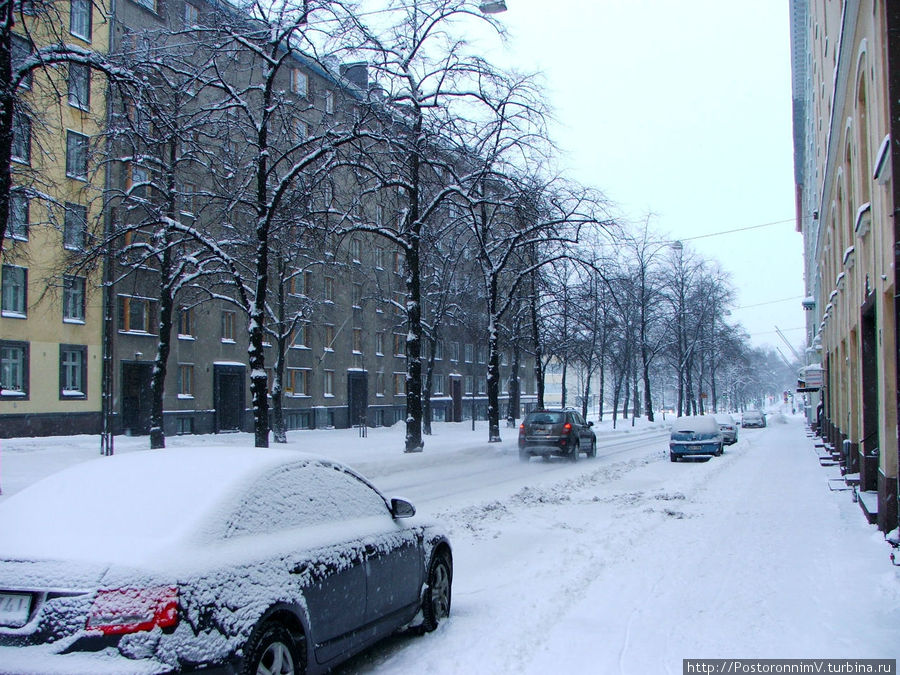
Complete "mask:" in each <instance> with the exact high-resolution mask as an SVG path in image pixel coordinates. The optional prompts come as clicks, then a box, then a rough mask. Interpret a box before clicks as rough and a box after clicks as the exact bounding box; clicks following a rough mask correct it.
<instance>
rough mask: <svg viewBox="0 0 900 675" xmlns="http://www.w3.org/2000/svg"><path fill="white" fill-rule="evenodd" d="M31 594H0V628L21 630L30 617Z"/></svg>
mask: <svg viewBox="0 0 900 675" xmlns="http://www.w3.org/2000/svg"><path fill="white" fill-rule="evenodd" d="M31 599H32V598H31V593H10V592H0V626H7V627H9V628H21V627H22V626H24V625H25V624H26V623H28V617H29V616H31Z"/></svg>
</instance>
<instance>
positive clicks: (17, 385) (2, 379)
mask: <svg viewBox="0 0 900 675" xmlns="http://www.w3.org/2000/svg"><path fill="white" fill-rule="evenodd" d="M0 395H2V396H4V397H6V396H9V397H19V398H22V397H27V396H28V343H27V342H12V341H9V340H0Z"/></svg>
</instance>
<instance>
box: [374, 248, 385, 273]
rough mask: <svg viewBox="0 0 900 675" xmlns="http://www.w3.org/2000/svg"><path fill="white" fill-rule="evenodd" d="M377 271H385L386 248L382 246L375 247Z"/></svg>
mask: <svg viewBox="0 0 900 675" xmlns="http://www.w3.org/2000/svg"><path fill="white" fill-rule="evenodd" d="M375 269H378V270H383V269H384V248H383V247H381V246H376V247H375Z"/></svg>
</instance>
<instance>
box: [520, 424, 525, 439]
mask: <svg viewBox="0 0 900 675" xmlns="http://www.w3.org/2000/svg"><path fill="white" fill-rule="evenodd" d="M524 433H525V422H522V424H520V425H519V436H522V435H524Z"/></svg>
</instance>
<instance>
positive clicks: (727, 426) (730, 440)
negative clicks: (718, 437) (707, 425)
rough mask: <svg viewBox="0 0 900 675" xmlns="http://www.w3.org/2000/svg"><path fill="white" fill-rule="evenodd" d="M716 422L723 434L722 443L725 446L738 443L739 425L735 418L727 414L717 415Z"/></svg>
mask: <svg viewBox="0 0 900 675" xmlns="http://www.w3.org/2000/svg"><path fill="white" fill-rule="evenodd" d="M716 422H718V423H719V431H721V432H722V441H723V442H724V443H725V445H734V444H735V443H737V441H738V431H737V429H738V425H737V422H735V421H734V418H733V417H732V416H731V415H729V414H727V413H716Z"/></svg>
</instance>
